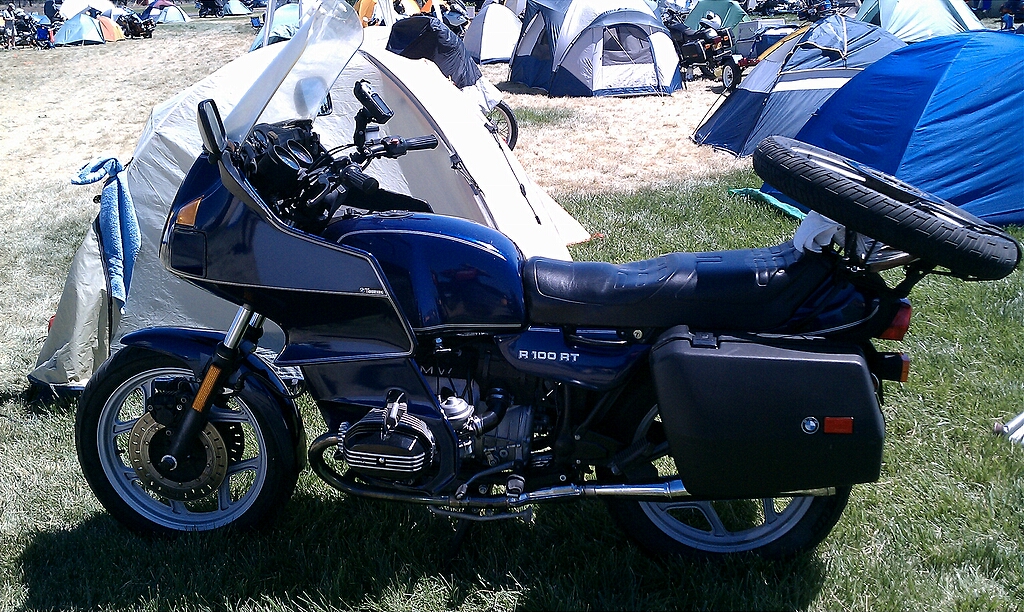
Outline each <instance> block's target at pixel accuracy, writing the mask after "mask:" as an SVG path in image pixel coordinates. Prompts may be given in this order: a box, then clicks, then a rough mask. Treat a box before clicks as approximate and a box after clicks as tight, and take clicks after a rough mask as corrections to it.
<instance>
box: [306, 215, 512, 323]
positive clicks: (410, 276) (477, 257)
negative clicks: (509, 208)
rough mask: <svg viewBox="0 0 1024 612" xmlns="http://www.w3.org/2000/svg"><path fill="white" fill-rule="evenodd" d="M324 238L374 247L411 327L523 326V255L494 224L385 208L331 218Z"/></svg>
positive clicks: (340, 242) (362, 246) (369, 251)
mask: <svg viewBox="0 0 1024 612" xmlns="http://www.w3.org/2000/svg"><path fill="white" fill-rule="evenodd" d="M324 238H326V239H328V240H331V241H334V242H337V243H338V244H342V245H345V246H350V247H352V248H356V249H360V250H362V251H366V252H367V253H372V254H373V257H374V259H375V260H376V261H377V263H378V264H379V265H380V267H381V269H382V270H383V271H384V275H385V277H386V278H387V281H388V285H389V286H390V287H391V290H392V291H393V292H394V295H395V297H396V299H397V301H398V303H399V305H400V306H401V308H402V311H403V312H404V313H405V315H406V317H407V318H408V319H409V322H410V324H411V325H412V327H413V329H414V330H415V331H416V332H417V333H440V332H458V331H471V330H474V329H475V330H480V329H501V328H505V329H506V330H508V329H516V330H517V329H521V328H522V327H523V326H524V325H525V322H526V307H525V303H524V300H523V286H522V282H521V280H520V270H521V269H522V264H523V258H522V255H521V254H520V253H519V249H518V248H516V245H515V244H514V243H513V242H512V241H511V240H510V239H509V238H508V237H506V236H505V235H504V234H502V233H500V232H498V231H495V230H493V229H490V228H488V227H485V226H483V225H479V224H477V223H472V222H470V221H466V220H464V219H457V218H454V217H445V216H439V215H427V214H411V213H402V212H392V213H382V214H379V215H365V216H360V217H356V218H350V219H344V220H341V221H338V222H336V223H333V224H331V225H330V226H328V228H327V230H326V231H325V232H324Z"/></svg>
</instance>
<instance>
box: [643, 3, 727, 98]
mask: <svg viewBox="0 0 1024 612" xmlns="http://www.w3.org/2000/svg"><path fill="white" fill-rule="evenodd" d="M661 19H662V22H664V24H665V27H667V28H668V32H669V36H670V37H671V38H672V45H673V46H674V47H675V48H676V54H678V55H679V66H680V68H681V69H682V71H683V80H685V81H692V80H693V79H694V78H695V77H694V72H693V71H694V68H696V69H697V70H699V71H700V73H701V75H702V76H703V77H704V78H707V79H715V78H717V76H716V71H717V70H719V69H721V75H722V85H724V86H725V88H726V89H735V88H736V86H737V85H739V84H740V79H741V78H742V70H741V68H740V66H739V61H740V59H741V56H739V55H736V54H734V53H733V40H732V35H730V34H729V29H728V28H723V27H722V24H721V20H720V19H718V18H717V16H715V14H714V13H711V12H709V13H708V14H707V15H705V16H704V17H703V18H702V19H701V20H700V26H701V27H700V29H699V30H694V29H691V28H690V27H689V26H687V25H686V23H684V21H685V19H686V14H685V13H682V12H680V11H678V10H676V9H673V8H672V7H666V8H665V9H664V11H663V12H662V17H661Z"/></svg>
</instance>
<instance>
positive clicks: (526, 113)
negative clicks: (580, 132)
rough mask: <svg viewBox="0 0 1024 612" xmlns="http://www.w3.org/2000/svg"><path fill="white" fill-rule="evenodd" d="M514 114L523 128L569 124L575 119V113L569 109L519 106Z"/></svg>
mask: <svg viewBox="0 0 1024 612" xmlns="http://www.w3.org/2000/svg"><path fill="white" fill-rule="evenodd" d="M515 113H516V120H517V121H518V122H519V124H520V125H522V126H524V127H527V126H530V127H541V126H545V125H559V124H563V123H571V122H572V121H573V120H575V119H576V111H574V110H573V109H571V108H559V107H549V108H530V107H528V106H520V107H517V108H516V109H515Z"/></svg>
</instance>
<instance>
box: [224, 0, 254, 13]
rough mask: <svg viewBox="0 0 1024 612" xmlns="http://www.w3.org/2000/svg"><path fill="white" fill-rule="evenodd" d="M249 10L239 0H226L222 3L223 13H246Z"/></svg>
mask: <svg viewBox="0 0 1024 612" xmlns="http://www.w3.org/2000/svg"><path fill="white" fill-rule="evenodd" d="M251 12H252V11H250V10H249V9H248V8H246V7H245V5H244V4H242V3H241V2H239V0H228V1H227V2H225V3H224V14H225V15H248V14H249V13H251Z"/></svg>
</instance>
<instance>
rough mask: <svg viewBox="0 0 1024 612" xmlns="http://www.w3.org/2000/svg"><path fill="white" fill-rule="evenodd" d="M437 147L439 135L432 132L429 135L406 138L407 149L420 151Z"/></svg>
mask: <svg viewBox="0 0 1024 612" xmlns="http://www.w3.org/2000/svg"><path fill="white" fill-rule="evenodd" d="M436 148H437V136H434V135H433V134H430V135H428V136H416V137H414V138H406V139H405V149H406V150H407V151H419V150H421V149H436Z"/></svg>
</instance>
